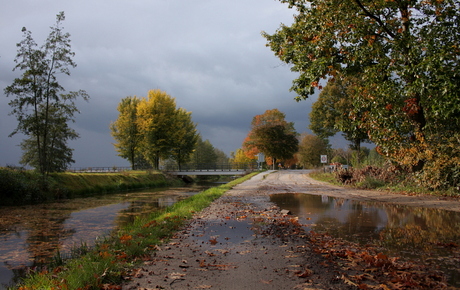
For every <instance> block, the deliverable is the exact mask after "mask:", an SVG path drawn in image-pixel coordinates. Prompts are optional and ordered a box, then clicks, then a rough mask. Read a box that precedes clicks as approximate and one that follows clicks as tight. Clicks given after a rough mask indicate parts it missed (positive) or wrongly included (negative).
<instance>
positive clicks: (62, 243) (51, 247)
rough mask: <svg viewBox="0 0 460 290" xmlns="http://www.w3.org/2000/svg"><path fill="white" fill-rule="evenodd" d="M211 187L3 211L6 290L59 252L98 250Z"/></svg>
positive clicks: (0, 257)
mask: <svg viewBox="0 0 460 290" xmlns="http://www.w3.org/2000/svg"><path fill="white" fill-rule="evenodd" d="M210 186H211V185H209V184H208V185H202V186H198V185H194V186H191V187H180V188H167V189H164V188H163V189H149V190H146V191H136V192H124V193H119V194H110V195H103V196H97V197H91V198H78V199H72V200H66V201H62V202H55V203H49V204H41V205H30V206H18V207H0V262H1V264H0V289H5V288H6V286H7V285H11V284H12V283H13V284H15V283H16V282H17V281H18V279H19V277H21V276H23V275H24V274H25V271H26V269H27V267H33V266H36V265H40V264H42V263H46V262H47V261H49V260H50V259H51V258H52V257H53V256H54V255H55V254H56V251H57V250H59V252H60V254H61V255H63V256H65V255H66V254H67V255H68V254H69V253H70V252H71V250H72V249H74V248H75V247H78V246H81V245H82V244H84V245H87V246H92V245H94V243H95V241H96V240H97V239H99V238H101V237H103V236H104V235H108V234H109V233H110V231H112V230H113V229H115V228H117V227H119V226H122V225H124V224H127V223H130V222H132V221H133V219H134V218H135V217H136V216H140V215H148V214H149V213H151V212H152V211H155V210H158V209H161V208H164V207H167V206H170V205H172V204H174V203H175V202H177V201H179V200H181V199H184V198H186V197H188V196H191V195H193V194H195V193H197V192H199V191H202V190H204V189H206V188H209V187H210Z"/></svg>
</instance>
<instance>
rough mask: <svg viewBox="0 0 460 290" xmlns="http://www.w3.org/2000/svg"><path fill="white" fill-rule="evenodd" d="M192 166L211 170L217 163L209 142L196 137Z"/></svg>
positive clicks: (213, 149) (214, 152)
mask: <svg viewBox="0 0 460 290" xmlns="http://www.w3.org/2000/svg"><path fill="white" fill-rule="evenodd" d="M191 163H192V164H195V165H196V164H201V165H202V166H203V168H213V167H214V166H215V165H216V163H217V154H216V150H215V148H214V146H213V145H212V144H211V142H210V141H209V140H204V141H203V139H201V136H199V137H198V141H197V143H196V149H195V151H194V152H193V154H192V158H191Z"/></svg>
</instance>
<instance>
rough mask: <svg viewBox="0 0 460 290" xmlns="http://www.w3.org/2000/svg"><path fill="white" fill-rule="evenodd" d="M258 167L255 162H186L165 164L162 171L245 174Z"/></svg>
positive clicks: (199, 173) (197, 173)
mask: <svg viewBox="0 0 460 290" xmlns="http://www.w3.org/2000/svg"><path fill="white" fill-rule="evenodd" d="M257 169H258V166H257V163H256V162H254V163H229V164H187V165H183V166H180V167H179V166H167V167H166V168H165V169H164V171H165V172H167V173H169V174H172V175H246V174H248V173H250V172H252V171H256V170H257Z"/></svg>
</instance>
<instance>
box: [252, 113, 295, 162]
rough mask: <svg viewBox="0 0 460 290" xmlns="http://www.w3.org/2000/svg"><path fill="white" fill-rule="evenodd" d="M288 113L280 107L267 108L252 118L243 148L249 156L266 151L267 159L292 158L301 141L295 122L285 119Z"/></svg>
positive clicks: (253, 156)
mask: <svg viewBox="0 0 460 290" xmlns="http://www.w3.org/2000/svg"><path fill="white" fill-rule="evenodd" d="M285 117H286V115H285V114H284V113H282V112H280V111H279V110H278V109H273V110H267V111H265V113H264V114H262V115H257V116H255V117H254V118H253V119H252V122H251V131H249V133H248V135H247V137H246V139H245V140H244V142H243V150H244V152H245V154H246V156H248V157H249V158H253V159H255V158H256V157H255V156H256V154H257V153H260V152H262V153H264V154H265V156H266V160H267V159H270V160H273V161H275V162H276V160H280V161H281V160H288V159H292V158H293V156H294V154H295V153H296V152H297V149H298V144H299V141H298V140H297V135H298V134H297V132H296V131H295V129H294V123H293V122H287V121H286V120H285Z"/></svg>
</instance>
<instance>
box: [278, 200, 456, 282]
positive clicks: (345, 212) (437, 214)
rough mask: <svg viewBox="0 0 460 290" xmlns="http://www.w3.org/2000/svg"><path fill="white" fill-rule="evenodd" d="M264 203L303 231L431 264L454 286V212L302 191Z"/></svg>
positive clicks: (419, 262) (423, 263)
mask: <svg viewBox="0 0 460 290" xmlns="http://www.w3.org/2000/svg"><path fill="white" fill-rule="evenodd" d="M270 199H271V201H272V202H274V203H275V204H277V205H278V206H279V207H280V208H282V209H287V210H289V211H290V212H291V213H292V214H293V215H295V216H297V217H299V222H300V223H301V224H303V225H304V227H305V229H306V230H307V231H314V232H317V233H328V234H329V235H331V236H333V237H336V238H342V239H345V240H348V241H351V242H359V243H361V244H364V245H372V246H375V247H379V248H381V250H382V251H383V252H385V253H387V254H389V255H392V256H395V257H402V258H404V259H409V260H413V261H416V262H417V263H418V264H422V265H427V264H430V265H433V266H434V267H438V268H439V269H440V270H442V271H443V272H445V273H446V274H447V275H448V276H449V283H450V284H451V285H455V286H457V287H460V212H453V211H446V210H439V209H429V208H417V207H409V206H403V205H395V204H388V203H381V202H359V201H354V200H349V199H343V198H335V197H330V196H326V195H312V194H303V193H287V194H274V195H272V196H271V198H270Z"/></svg>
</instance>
